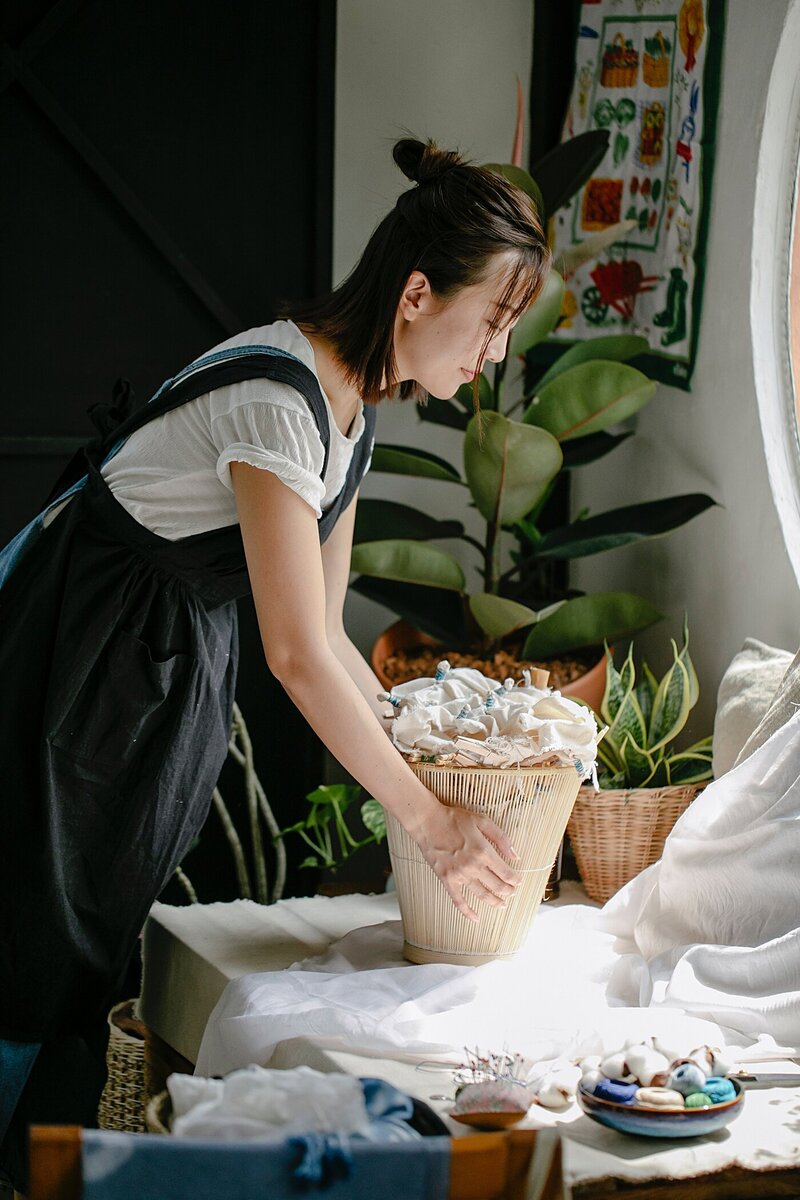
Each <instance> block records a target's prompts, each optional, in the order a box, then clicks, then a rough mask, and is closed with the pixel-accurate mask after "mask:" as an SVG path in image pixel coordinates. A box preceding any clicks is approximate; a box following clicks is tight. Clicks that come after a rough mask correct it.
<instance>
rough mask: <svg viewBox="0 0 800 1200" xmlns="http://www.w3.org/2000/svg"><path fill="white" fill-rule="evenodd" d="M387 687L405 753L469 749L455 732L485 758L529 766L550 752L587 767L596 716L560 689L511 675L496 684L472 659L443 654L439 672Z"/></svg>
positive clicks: (593, 752) (395, 736)
mask: <svg viewBox="0 0 800 1200" xmlns="http://www.w3.org/2000/svg"><path fill="white" fill-rule="evenodd" d="M384 695H388V696H389V697H390V698H391V700H392V702H393V703H394V704H395V706H396V707H397V709H398V711H397V715H396V716H395V719H394V721H393V722H392V739H393V741H394V744H395V746H396V747H397V749H398V750H400V752H401V753H403V754H406V755H412V756H413V755H415V754H424V755H436V756H437V757H445V758H446V757H448V756H450V755H457V754H458V753H459V751H462V752H465V753H466V754H467V756H468V755H469V749H468V747H466V746H465V744H464V742H463V741H460V740H459V739H475V740H476V741H478V742H480V743H481V753H480V758H481V759H483V760H484V761H485V764H486V765H487V766H511V765H519V766H526V765H529V764H531V763H533V762H536V761H540V760H541V759H543V758H547V757H548V756H554V757H556V758H557V759H558V760H559V761H560V762H563V763H571V764H572V763H575V764H577V763H580V764H581V766H580V767H579V768H578V769H579V770H581V772H582V774H583V775H584V776H587V775H590V774H591V773H592V767H593V765H594V762H595V759H596V757H597V726H596V724H595V721H594V717H593V716H592V714H591V712H590V711H589V710H588V709H587V708H584V707H582V706H581V705H579V704H576V703H575V701H574V700H569V699H567V698H566V697H564V696H561V694H560V693H559V692H553V691H551V690H550V689H546V688H536V687H532V686H530V685H526V684H522V685H518V686H515V685H514V681H513V680H512V679H507V680H506V681H505V683H504V684H500V685H498V683H497V680H496V679H489V678H488V677H487V676H485V675H483V674H482V673H481V672H480V671H476V670H473V669H472V668H471V667H455V668H450V667H449V664H447V662H446V660H445V661H444V662H442V663H441V664H440V665H439V670H438V672H437V677H436V679H430V678H421V679H412V680H409V682H408V683H401V684H398V685H397V686H396V687H394V688H392V690H391V692H390V693H384ZM476 749H477V748H476ZM486 750H488V751H489V752H490V753H489V754H487V753H486Z"/></svg>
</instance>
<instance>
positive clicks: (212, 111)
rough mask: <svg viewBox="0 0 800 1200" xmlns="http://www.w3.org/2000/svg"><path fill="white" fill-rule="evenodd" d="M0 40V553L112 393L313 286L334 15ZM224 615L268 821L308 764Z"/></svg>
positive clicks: (312, 762)
mask: <svg viewBox="0 0 800 1200" xmlns="http://www.w3.org/2000/svg"><path fill="white" fill-rule="evenodd" d="M0 37H1V38H2V60H1V61H0V169H1V170H2V179H3V186H2V188H0V545H2V544H4V543H5V542H6V541H7V540H8V539H9V537H11V536H12V535H13V534H14V533H15V532H16V530H17V529H18V528H20V527H21V526H22V525H23V524H24V523H26V522H27V521H28V520H29V519H30V518H31V517H33V516H34V515H35V513H36V511H37V510H38V508H39V507H40V503H41V501H42V500H43V498H44V496H46V495H47V493H48V492H49V490H50V486H51V484H52V483H53V481H54V480H55V478H56V477H57V476H58V474H59V473H60V471H61V469H62V467H63V466H64V464H65V461H66V458H67V456H68V453H71V449H72V444H73V443H75V442H76V440H78V439H81V440H85V438H86V437H88V436H90V434H91V432H92V430H91V428H90V426H89V424H88V421H87V419H86V416H85V411H86V409H87V408H88V407H89V405H91V404H94V403H96V402H98V401H105V400H107V399H109V398H110V392H111V388H112V386H113V383H114V381H115V380H116V379H117V378H118V377H119V376H126V377H127V378H129V379H130V380H131V382H132V383H133V386H134V388H135V390H136V393H137V397H138V399H139V401H140V402H143V401H144V400H146V399H147V398H148V397H149V396H150V395H151V394H152V392H153V391H154V390H155V389H156V387H157V386H158V384H159V383H160V382H161V381H162V379H164V378H166V377H167V376H169V375H171V374H173V373H174V372H175V371H176V370H178V369H180V368H181V367H182V366H184V365H185V364H186V363H187V362H189V361H190V360H191V359H192V358H194V357H195V356H196V355H198V354H200V353H202V352H203V351H204V350H206V349H208V348H209V347H210V346H212V345H214V344H215V343H216V342H218V341H220V340H222V339H224V338H225V337H227V336H229V334H231V333H234V332H238V331H239V330H241V329H244V328H248V327H250V326H253V325H258V324H263V323H265V322H267V321H269V320H270V319H271V318H272V316H273V315H274V309H275V305H276V302H277V301H278V300H279V299H280V298H283V297H287V298H288V297H298V296H303V295H310V294H313V293H316V292H318V291H321V290H324V289H325V288H326V287H327V286H328V285H329V283H330V261H331V196H332V164H333V94H334V61H335V0H300V2H298V3H272V2H270V0H233V2H232V3H230V4H220V3H219V2H218V0H111V2H109V0H57V2H56V3H53V2H52V0H49V2H47V0H44V2H43V0H6V3H5V5H3V6H2V9H0ZM241 616H242V670H241V676H240V687H239V689H238V699H239V702H240V704H241V707H242V709H243V711H244V713H245V716H246V718H247V720H248V724H249V726H250V731H251V734H252V737H253V743H254V749H255V754H256V763H257V767H258V770H259V773H260V774H261V776H262V778H263V780H264V783H265V785H266V788H267V792H268V794H269V795H270V799H271V800H272V802H273V804H274V807H275V808H276V810H277V812H278V815H279V819H280V820H281V822H282V823H284V824H288V823H289V822H290V820H296V819H297V815H296V814H297V811H298V805H302V797H303V795H304V793H305V792H306V791H309V790H310V789H311V788H312V787H314V786H316V785H317V784H318V783H319V781H320V779H321V777H322V760H321V751H320V747H319V744H318V743H317V742H316V739H314V737H313V735H311V734H310V732H309V731H308V730H307V728H306V727H305V725H304V723H303V721H302V718H301V717H300V715H299V713H297V712H296V711H295V710H294V709H293V708H292V707H291V705H290V704H289V702H288V701H287V700H286V698H285V696H284V695H283V693H282V691H281V689H280V688H279V687H278V685H277V684H276V683H275V681H274V680H272V679H271V677H270V676H269V674H268V672H267V670H266V666H265V663H264V658H263V653H262V651H261V647H260V642H259V637H258V631H257V628H256V624H255V617H254V613H253V609H252V605H251V604H243V605H242V608H241ZM9 699H10V697H8V696H6V697H4V698H3V702H7V701H8V700H9ZM235 776H236V773H235V772H233V773H231V772H230V770H226V774H225V776H224V780H225V781H228V780H229V781H230V789H231V794H230V795H228V796H227V797H226V798H227V799H228V800H229V801H230V803H231V805H232V807H233V809H234V812H235V813H237V814H238V816H239V817H240V818H241V816H242V807H243V805H242V800H241V797H237V794H236V779H235ZM213 822H214V818H213V816H212V818H211V821H210V822H209V826H208V827H207V833H206V834H205V835H204V838H203V843H202V846H201V847H200V848H198V850H197V851H195V852H194V854H193V856H191V855H190V862H189V863H187V869H188V870H189V872H190V874H194V872H195V871H197V872H199V874H200V876H201V878H200V879H199V880H195V882H196V883H197V884H198V890H199V891H200V893H201V898H203V899H210V898H216V897H217V896H219V897H220V898H223V897H225V896H227V895H229V894H232V888H233V876H232V872H231V871H230V869H229V865H228V858H227V851H226V850H225V848H224V847H222V848H220V846H221V843H220V842H219V839H218V837H217V834H218V832H219V831H218V830H217V831H216V832H215V831H214V827H213ZM241 823H242V825H243V822H241ZM208 831H210V833H209V832H208ZM192 859H194V867H193V866H192V861H191V860H192ZM313 882H314V881H313V880H308V879H307V878H306V877H303V876H299V877H298V876H297V874H296V873H294V872H293V873H292V875H291V876H290V889H289V890H290V891H292V890H296V889H297V888H298V887H300V888H302V887H303V886H308V885H309V884H313Z"/></svg>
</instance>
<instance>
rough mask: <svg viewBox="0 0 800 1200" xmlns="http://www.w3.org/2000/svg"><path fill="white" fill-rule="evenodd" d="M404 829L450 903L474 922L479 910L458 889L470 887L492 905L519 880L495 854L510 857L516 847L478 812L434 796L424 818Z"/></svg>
mask: <svg viewBox="0 0 800 1200" xmlns="http://www.w3.org/2000/svg"><path fill="white" fill-rule="evenodd" d="M408 833H409V834H410V836H411V837H413V839H414V841H415V842H416V843H417V845H418V846H419V848H420V850H421V851H422V854H423V856H424V858H425V861H426V862H427V864H428V866H429V867H431V869H432V870H433V871H435V872H436V874H437V875H438V877H439V879H440V880H441V881H442V885H443V886H444V888H445V890H446V891H447V894H448V895H449V896H450V899H451V900H452V901H453V904H454V905H455V906H456V908H457V909H458V911H459V912H461V913H463V914H464V916H465V917H467V918H468V919H469V920H470V921H477V920H478V914H477V913H476V912H475V910H474V909H473V908H471V907H470V905H469V904H468V903H467V901H466V899H465V898H464V895H463V892H462V888H469V890H470V892H472V894H473V895H474V896H475V897H476V899H478V900H480V901H482V902H483V903H484V904H491V905H494V906H497V905H502V904H505V902H506V900H507V899H508V897H509V896H513V894H514V891H515V890H516V888H517V886H518V885H519V884H520V883H521V882H522V876H521V874H520V872H519V871H515V870H514V868H513V867H511V866H509V865H508V863H507V862H505V861H504V860H503V859H502V858H501V857H500V855H501V854H502V855H505V857H506V858H512V859H514V858H517V857H518V855H517V852H516V851H515V849H514V847H513V846H512V845H511V842H510V841H509V839H508V837H507V836H506V834H505V833H503V831H502V829H501V828H500V826H499V825H497V824H496V823H495V822H494V821H493V820H492V819H491V817H487V816H484V815H483V814H482V813H471V812H468V811H467V810H466V809H463V808H450V807H449V806H448V805H446V804H442V803H440V802H439V801H438V800H437V801H436V807H435V808H433V807H431V808H430V809H427V810H426V815H425V819H424V822H423V823H422V824H421V825H420V826H419V827H417V828H414V829H409V830H408Z"/></svg>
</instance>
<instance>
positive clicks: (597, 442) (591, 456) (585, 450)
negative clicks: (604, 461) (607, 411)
mask: <svg viewBox="0 0 800 1200" xmlns="http://www.w3.org/2000/svg"><path fill="white" fill-rule="evenodd" d="M629 437H633V430H632V429H626V430H624V432H623V433H590V434H589V436H588V437H580V438H572V440H571V441H569V442H563V443H562V445H561V449H562V450H563V451H564V466H563V468H562V469H563V470H564V471H571V470H572V468H573V467H583V466H585V465H586V464H587V463H591V462H597V460H598V458H604V457H605V455H606V454H610V453H611V451H612V450H616V448H617V446H620V445H621V444H622V443H623V442H626V441H627V440H628V438H629Z"/></svg>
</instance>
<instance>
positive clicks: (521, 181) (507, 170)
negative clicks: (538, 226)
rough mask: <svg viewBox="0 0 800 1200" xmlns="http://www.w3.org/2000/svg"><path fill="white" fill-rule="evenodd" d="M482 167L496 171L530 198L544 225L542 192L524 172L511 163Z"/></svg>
mask: <svg viewBox="0 0 800 1200" xmlns="http://www.w3.org/2000/svg"><path fill="white" fill-rule="evenodd" d="M483 165H484V167H485V168H486V170H487V171H496V172H497V174H498V175H502V176H503V177H504V178H505V179H507V180H508V181H509V183H513V184H514V186H515V187H518V188H519V189H520V191H523V192H525V194H526V196H530V198H531V200H532V201H533V203H534V204H535V205H536V210H537V212H538V213H539V217H540V219H541V222H542V224H543V225H544V223H545V215H544V214H545V209H544V200H543V199H542V192H541V189H540V187H539V185H538V183H536V181H535V180H534V179H533V178H532V177H531V176H530V175H529V174H528V172H527V171H526V170H524V169H523V168H522V167H515V166H514V165H513V163H484V164H483Z"/></svg>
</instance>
